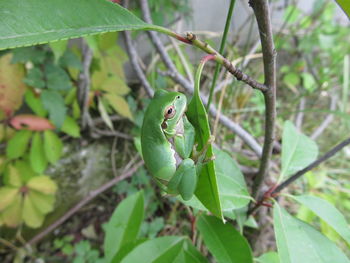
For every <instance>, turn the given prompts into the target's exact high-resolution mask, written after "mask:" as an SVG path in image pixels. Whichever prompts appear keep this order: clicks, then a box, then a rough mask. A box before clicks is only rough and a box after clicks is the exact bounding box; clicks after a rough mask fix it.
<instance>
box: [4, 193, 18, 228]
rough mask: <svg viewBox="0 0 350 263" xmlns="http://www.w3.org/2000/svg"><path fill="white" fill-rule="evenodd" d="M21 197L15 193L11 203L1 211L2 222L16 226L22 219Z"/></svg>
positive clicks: (9, 225)
mask: <svg viewBox="0 0 350 263" xmlns="http://www.w3.org/2000/svg"><path fill="white" fill-rule="evenodd" d="M22 202H23V200H22V197H21V195H20V194H17V195H16V196H15V198H14V199H13V200H12V202H11V204H10V205H8V206H7V207H6V209H4V210H3V211H2V212H1V217H2V220H3V222H4V224H5V225H6V226H8V227H16V226H18V225H19V224H20V222H21V221H22Z"/></svg>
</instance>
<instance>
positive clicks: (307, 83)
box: [301, 72, 316, 92]
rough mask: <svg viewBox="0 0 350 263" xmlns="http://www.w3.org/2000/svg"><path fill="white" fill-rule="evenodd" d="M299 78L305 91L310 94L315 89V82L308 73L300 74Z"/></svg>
mask: <svg viewBox="0 0 350 263" xmlns="http://www.w3.org/2000/svg"><path fill="white" fill-rule="evenodd" d="M301 78H302V80H303V86H304V88H305V89H306V90H307V91H310V92H312V91H314V90H315V89H316V81H315V79H314V77H313V76H312V75H311V74H310V73H308V72H303V73H301Z"/></svg>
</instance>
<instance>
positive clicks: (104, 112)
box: [97, 98, 114, 130]
mask: <svg viewBox="0 0 350 263" xmlns="http://www.w3.org/2000/svg"><path fill="white" fill-rule="evenodd" d="M97 103H98V105H97V107H98V111H99V112H100V114H101V118H102V120H103V121H104V123H105V124H106V125H107V126H108V128H110V129H111V130H114V128H113V123H112V121H111V119H110V118H109V115H108V113H107V110H106V108H105V106H104V105H103V102H102V99H100V98H99V99H98V102H97Z"/></svg>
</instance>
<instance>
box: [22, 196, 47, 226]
mask: <svg viewBox="0 0 350 263" xmlns="http://www.w3.org/2000/svg"><path fill="white" fill-rule="evenodd" d="M22 218H23V221H24V222H25V223H26V225H27V226H29V227H32V228H38V227H39V226H41V225H42V224H43V221H44V218H45V216H44V215H43V214H42V213H41V212H40V211H39V210H38V209H36V207H35V206H34V203H33V201H32V199H30V198H29V196H28V195H27V196H26V197H25V198H24V202H23V210H22Z"/></svg>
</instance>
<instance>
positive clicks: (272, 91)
mask: <svg viewBox="0 0 350 263" xmlns="http://www.w3.org/2000/svg"><path fill="white" fill-rule="evenodd" d="M249 4H250V6H251V7H252V8H253V11H254V14H255V17H256V20H257V23H258V28H259V34H260V41H261V47H262V53H263V62H264V76H265V86H266V87H267V90H263V94H264V99H265V138H264V146H263V154H262V157H261V162H260V167H259V172H258V174H257V176H256V177H255V178H254V183H253V189H252V196H253V197H254V198H256V197H257V196H258V195H259V194H260V188H261V186H262V183H263V181H264V179H265V177H266V175H267V172H268V170H269V164H270V159H271V155H272V148H273V143H274V136H275V119H276V50H275V46H274V43H273V36H272V26H271V18H270V11H269V4H268V1H267V0H250V1H249Z"/></svg>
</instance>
